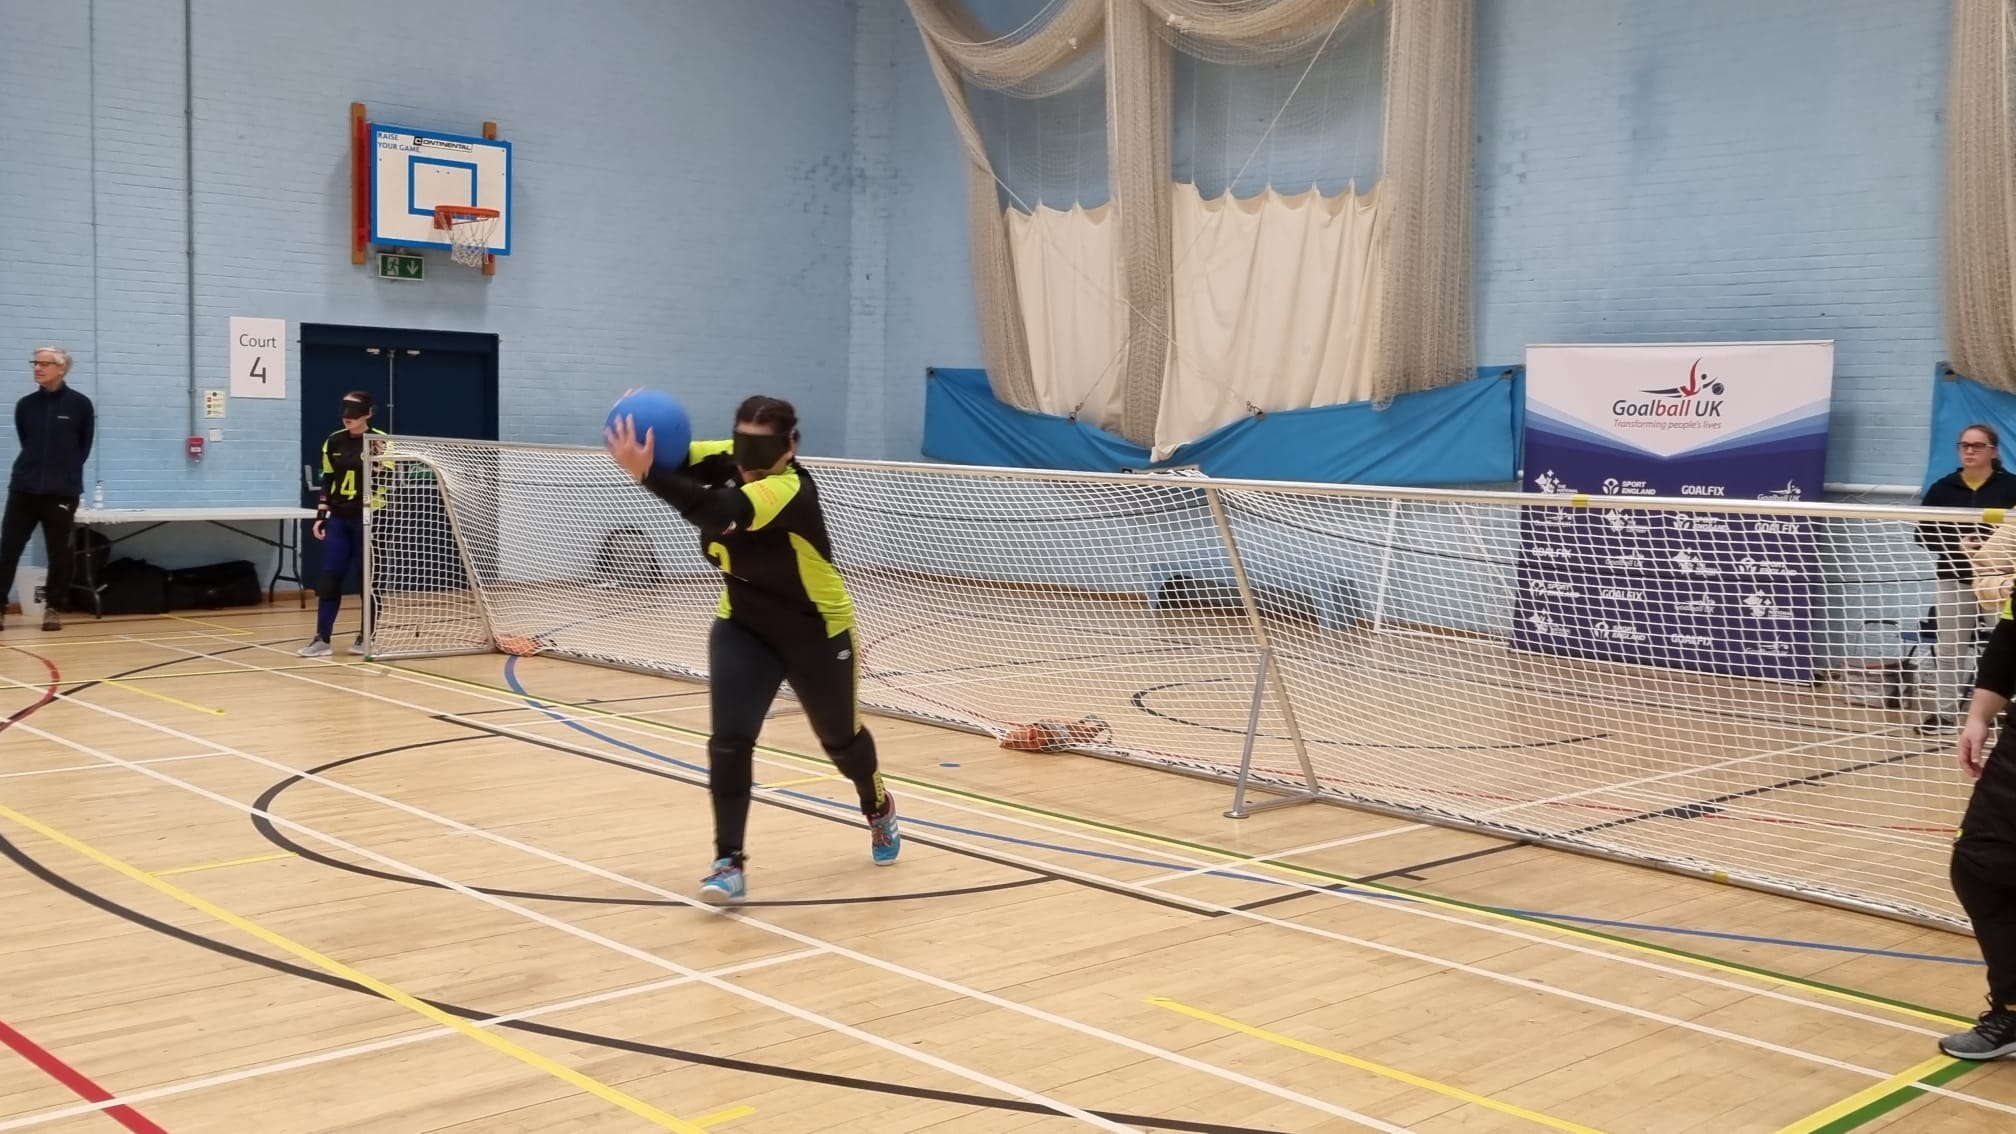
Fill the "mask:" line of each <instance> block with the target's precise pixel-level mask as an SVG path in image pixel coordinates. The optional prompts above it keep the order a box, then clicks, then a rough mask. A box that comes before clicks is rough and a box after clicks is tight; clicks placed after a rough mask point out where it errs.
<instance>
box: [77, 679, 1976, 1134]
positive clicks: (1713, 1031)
mask: <svg viewBox="0 0 2016 1134" xmlns="http://www.w3.org/2000/svg"><path fill="white" fill-rule="evenodd" d="M160 648H162V649H165V650H174V651H178V652H179V651H182V647H179V646H162V647H160ZM272 652H274V653H279V652H281V651H278V650H274V651H272ZM218 660H220V661H230V662H231V663H233V664H237V665H243V666H246V668H253V669H256V668H258V667H256V666H251V665H249V664H248V663H245V662H242V661H239V660H238V659H236V658H230V659H224V658H220V659H218ZM272 672H273V673H274V674H275V676H279V677H283V678H287V679H289V680H295V681H304V682H307V683H309V684H312V685H317V686H322V687H325V688H328V689H332V690H336V691H339V692H344V693H349V694H351V695H353V696H360V697H365V698H369V699H371V700H376V701H380V702H383V703H386V704H392V705H397V706H401V707H404V708H408V709H412V710H414V711H417V712H422V713H426V714H428V715H430V716H432V715H437V711H436V710H434V709H432V708H430V707H428V706H424V705H418V704H415V703H413V702H408V701H402V700H400V699H398V698H396V697H391V696H388V695H386V694H382V693H373V692H369V691H366V690H362V689H352V688H348V687H345V686H342V685H336V684H334V683H331V682H325V681H321V680H319V679H317V678H313V677H310V676H308V675H307V674H306V673H303V672H298V671H294V670H287V671H272ZM384 676H389V677H393V678H395V679H397V680H400V681H403V682H407V683H410V684H418V685H421V686H423V687H425V688H429V689H432V690H435V691H437V692H441V693H452V694H455V695H458V696H462V697H465V698H467V699H470V700H475V701H492V702H499V703H523V702H524V701H528V700H529V701H535V702H537V701H539V700H540V698H538V697H537V696H536V695H534V694H526V695H524V696H523V697H519V698H506V697H502V696H498V695H494V694H491V693H489V692H487V691H485V692H479V691H472V690H469V689H467V688H449V687H447V686H444V685H440V684H436V683H434V682H430V681H426V680H423V679H421V678H419V677H415V676H411V675H408V674H405V673H403V672H400V671H398V670H387V671H386V672H385V673H384ZM91 707H92V708H94V709H98V711H101V712H107V713H114V714H117V711H116V710H111V709H104V708H102V707H99V706H96V705H92V706H91ZM440 715H445V716H446V717H448V718H449V719H457V718H456V715H455V714H452V713H449V714H440ZM139 723H143V724H147V725H148V726H149V727H153V728H156V729H158V730H161V731H172V730H169V729H168V726H165V725H159V724H155V723H152V722H144V721H143V722H139ZM470 723H471V724H479V722H476V721H473V720H472V721H471V722H470ZM605 723H606V722H605ZM479 727H482V728H485V729H488V730H491V731H494V732H497V733H500V734H503V735H513V734H514V733H516V732H517V730H514V729H511V728H509V727H506V726H499V725H496V724H494V723H488V722H482V723H480V724H479ZM630 731H633V732H637V733H638V734H640V735H643V734H644V732H643V730H638V729H634V728H633V729H631V730H630ZM177 735H180V734H179V733H177ZM649 735H652V736H655V737H657V738H659V739H665V740H672V741H673V742H675V743H678V744H680V745H682V746H684V747H690V748H700V747H702V744H701V743H700V742H698V741H694V740H690V739H687V738H683V737H676V736H668V735H666V734H663V733H651V734H649ZM526 739H531V740H534V741H535V742H536V743H540V744H547V745H553V746H556V747H561V748H568V749H573V750H575V751H579V752H583V753H591V752H592V754H594V755H597V756H602V757H607V758H611V759H617V760H620V761H621V762H624V763H632V764H635V765H636V766H638V767H656V769H657V770H658V771H660V772H663V773H665V774H668V775H675V776H676V772H677V770H674V769H668V768H665V767H663V766H662V765H655V764H643V763H641V762H638V761H636V760H634V759H629V758H626V757H624V756H620V755H615V754H611V753H606V752H594V751H593V750H591V749H588V748H586V747H584V746H578V745H571V744H569V743H567V742H565V741H557V740H554V739H551V738H548V737H531V736H528V737H526ZM253 759H258V758H257V757H253ZM767 762H770V763H773V764H782V763H783V762H781V761H776V760H769V761H767ZM788 766H790V767H794V768H796V767H799V766H800V765H798V764H795V763H793V764H789V765H788ZM676 778H682V779H684V778H686V777H684V776H676ZM688 782H695V783H697V782H699V781H698V780H693V779H689V780H688ZM331 786H338V787H339V788H340V790H346V791H352V792H353V794H361V795H365V796H367V797H368V796H369V793H364V792H361V791H360V790H357V789H350V788H347V787H341V785H333V784H332V785H331ZM387 802H388V803H389V804H390V805H391V806H394V807H398V808H401V809H408V808H407V807H406V805H404V804H400V803H398V802H397V801H387ZM934 802H937V803H939V804H940V805H941V806H947V807H949V808H951V809H953V810H963V811H968V812H971V813H973V814H980V815H989V816H993V815H994V813H992V812H985V811H980V810H978V809H975V808H967V807H961V806H958V805H953V804H948V803H946V802H945V801H943V800H935V801H934ZM412 810H417V809H412ZM423 814H424V813H423ZM437 818H439V817H437ZM444 821H445V822H448V823H456V821H455V820H452V819H447V820H444ZM457 825H458V826H463V825H461V824H457ZM469 830H470V831H471V832H472V833H474V834H476V835H477V836H478V837H481V838H486V839H489V840H492V841H496V842H500V843H503V844H504V845H509V846H514V847H518V848H520V849H524V850H526V851H527V852H528V853H531V854H534V855H538V856H540V857H545V858H549V859H551V860H552V861H556V862H562V863H563V864H572V865H574V866H576V867H577V868H579V869H583V870H587V871H589V872H591V873H594V874H597V875H598V876H602V877H606V878H609V879H611V880H613V881H617V882H621V883H625V884H628V885H633V886H637V887H639V888H641V889H645V890H646V891H647V892H653V893H659V894H663V895H664V896H667V897H673V898H677V899H678V900H680V901H687V899H684V898H683V897H680V896H678V895H674V894H671V893H670V892H668V891H662V890H659V889H658V888H656V887H652V886H650V885H649V884H647V883H641V882H637V881H636V880H634V879H629V878H625V877H624V876H622V875H619V874H615V873H614V872H611V871H606V870H603V869H602V868H600V867H596V866H592V865H590V864H587V863H579V862H573V861H572V860H567V859H565V858H564V857H560V856H555V855H553V853H552V852H548V851H545V850H543V849H541V848H537V847H528V846H525V845H524V844H520V843H517V842H516V841H515V840H512V839H509V838H506V837H504V836H501V835H497V834H495V833H493V832H487V831H482V830H480V829H476V828H470V829H469ZM933 837H934V838H935V839H937V840H938V841H941V842H944V843H946V844H947V845H949V846H958V847H961V848H962V849H969V850H979V849H980V848H978V847H974V846H972V845H970V844H965V843H961V842H959V841H957V840H954V839H950V838H946V837H945V836H943V835H942V834H937V835H934V836H933ZM1114 845H1127V844H1114ZM1130 849H1138V848H1133V847H1130ZM986 853H987V854H989V855H992V856H994V857H996V858H1000V859H1004V860H1007V861H1013V862H1017V863H1018V864H1022V865H1027V866H1030V867H1032V868H1034V869H1042V870H1046V871H1050V872H1051V873H1057V874H1064V875H1067V876H1073V877H1078V878H1081V879H1085V880H1096V881H1097V882H1099V883H1100V884H1102V885H1107V886H1119V887H1121V888H1126V889H1137V890H1139V888H1138V887H1136V886H1135V885H1134V884H1132V883H1129V882H1125V881H1122V880H1119V879H1114V878H1110V877H1107V876H1105V875H1095V874H1089V873H1086V872H1079V871H1074V870H1072V869H1070V868H1068V867H1060V866H1058V865H1055V864H1053V863H1049V862H1038V861H1036V860H1032V859H1026V858H1022V857H1020V856H1017V855H1015V854H1013V853H1012V852H1007V851H1003V850H996V849H992V848H989V849H988V850H987V851H986ZM1172 857H1179V858H1180V856H1172ZM1191 861H1192V862H1194V861H1195V860H1194V859H1192V860H1191ZM1270 881H1271V879H1270ZM1308 888H1309V889H1310V890H1311V891H1312V892H1317V893H1326V894H1333V895H1334V896H1337V897H1342V898H1346V899H1348V900H1357V901H1363V902H1367V903H1373V902H1377V903H1378V904H1379V908H1382V909H1397V908H1400V907H1398V906H1396V905H1395V904H1394V903H1389V902H1384V901H1381V900H1379V899H1374V898H1369V897H1362V898H1361V897H1357V896H1354V895H1344V894H1335V892H1333V891H1327V890H1321V889H1320V888H1317V887H1308ZM1139 892H1141V893H1144V894H1149V893H1153V891H1148V890H1139ZM1155 896H1156V897H1157V898H1158V899H1159V898H1162V897H1164V896H1163V895H1159V894H1157V895H1155ZM1185 900H1186V902H1188V904H1190V905H1192V906H1194V907H1198V908H1201V909H1205V910H1210V911H1213V912H1218V913H1221V914H1224V915H1227V916H1233V917H1240V918H1244V919H1246V920H1250V921H1254V922H1258V923H1261V924H1266V925H1273V926H1276V927H1278V928H1283V929H1287V930H1289V931H1291V932H1300V933H1306V934H1310V935H1313V936H1317V937H1322V938H1326V939H1329V940H1333V941H1337V942H1340V943H1343V944H1351V945H1357V946H1360V947H1362V948H1367V949H1371V950H1374V951H1377V952H1382V953H1387V954H1390V955H1394V956H1400V957H1405V958H1408V959H1411V960H1415V961H1419V962H1422V963H1425V964H1429V965H1432V966H1435V967H1438V968H1445V969H1452V970H1455V971H1459V972H1464V973H1468V974H1470V975H1473V976H1479V977H1482V978H1484V979H1486V980H1491V981H1496V982H1499V983H1504V984H1510V985H1513V986H1515V987H1519V988H1522V989H1525V990H1527V991H1533V992H1541V993H1545V994H1548V995H1553V996H1559V997H1563V998H1565V999H1569V1000H1573V1001H1576V1002H1578V1003H1583V1004H1588V1005H1592V1006H1595V1007H1600V1008H1609V1009H1612V1010H1614V1011H1618V1012H1622V1013H1624V1014H1627V1015H1632V1016H1637V1017H1640V1018H1642V1019H1646V1020H1650V1021H1654V1022H1657V1023H1660V1024H1664V1025H1667V1026H1669V1027H1677V1028H1681V1029H1684V1030H1687V1031H1692V1032H1696V1033H1698V1034H1702V1035H1706V1036H1710V1037H1713V1038H1716V1039H1721V1040H1724V1041H1728V1042H1733V1043H1737V1044H1741V1045H1744V1046H1748V1047H1752V1048H1756V1049H1759V1050H1763V1051H1770V1052H1772V1053H1774V1054H1778V1055H1784V1056H1788V1057H1790V1058H1793V1059H1798V1060H1802V1061H1805V1062H1810V1063H1816V1064H1820V1065H1822V1066H1827V1067H1832V1068H1835V1069H1837V1070H1842V1071H1848V1072H1851V1073H1854V1074H1858V1075H1863V1076H1867V1077H1870V1078H1874V1079H1877V1080H1884V1079H1888V1078H1890V1077H1891V1075H1890V1073H1887V1072H1883V1071H1878V1070H1875V1069H1873V1068H1869V1067H1863V1066H1860V1065H1858V1064H1854V1063H1849V1062H1846V1061H1843V1060H1837V1059H1834V1058H1832V1057H1830V1056H1825V1055H1821V1054H1818V1053H1816V1052H1809V1051H1803V1050H1801V1049H1798V1048H1793V1047H1787V1046H1785V1045H1782V1044H1776V1043H1772V1042H1771V1041H1768V1040H1762V1039H1757V1038H1755V1037H1752V1036H1745V1035H1741V1034H1739V1033H1735V1032H1730V1031H1726V1030H1724V1029H1721V1028H1716V1027H1713V1026H1712V1025H1707V1024H1701V1023H1698V1022H1696V1021H1692V1020H1686V1019H1682V1018H1679V1017H1675V1016H1667V1015H1664V1014H1662V1013H1658V1012H1653V1011H1650V1010H1648V1009H1642V1008H1638V1007H1635V1006H1632V1005H1628V1004H1621V1003H1617V1002H1615V1001H1609V1000H1604V999H1602V998H1600V997H1596V996H1590V995H1587V994H1585V993H1579V992H1574V991H1571V990H1568V989H1564V988H1559V987H1556V986H1553V985H1548V984H1544V983H1542V982H1539V981H1532V980H1527V979H1526V978H1523V977H1515V976H1511V975H1509V974H1506V973H1500V972H1495V971H1493V970H1490V969H1485V968H1480V967H1478V966H1474V965H1467V964H1464V963H1462V962H1458V961H1452V960H1448V959H1445V958H1441V957H1436V956H1433V955H1431V954H1426V953H1420V952H1416V951H1414V950H1410V949H1404V948H1401V947H1399V946H1394V945H1388V944H1386V943H1384V942H1379V941H1371V940H1367V939H1364V938H1358V937H1352V936H1350V935H1348V934H1342V933H1337V932H1334V931H1331V930H1325V929H1321V928H1318V927H1315V926H1309V925H1304V924H1302V923H1299V922H1292V921H1287V920H1284V919H1281V918H1276V917H1272V916H1269V915H1266V914H1261V913H1259V912H1257V911H1253V910H1241V909H1239V908H1237V907H1234V906H1226V905H1222V904H1219V903H1215V902H1209V901H1204V900H1201V899H1185ZM1406 912H1407V913H1410V914H1413V915H1415V916H1425V917H1429V918H1431V919H1434V920H1439V921H1447V922H1452V923H1454V924H1457V925H1461V926H1464V927H1466V928H1470V929H1479V930H1485V931H1487V932H1496V933H1500V934H1502V935H1505V936H1511V937H1515V938H1523V939H1526V940H1530V941H1533V942H1535V943H1538V944H1543V945H1548V944H1552V945H1556V946H1558V947H1560V948H1564V949H1568V950H1570V951H1573V952H1578V953H1586V954H1587V955H1589V956H1592V957H1598V958H1603V959H1607V960H1613V961H1618V962H1621V963H1625V964H1631V965H1634V966H1636V967H1643V968H1649V969H1654V970H1656V971H1660V972H1664V973H1667V974H1669V975H1676V976H1682V977H1685V978H1688V979H1693V980H1697V981H1701V982H1702V983H1707V984H1714V985H1719V986H1722V987H1727V988H1730V989H1733V990H1736V991H1739V992H1742V993H1744V994H1746V995H1754V996H1764V997H1767V998H1772V999H1778V1000H1782V1001H1785V1002H1787V1003H1791V1004H1795V1005H1800V1006H1804V1007H1809V1008H1816V1009H1819V1010H1821V1011H1824V1012H1830V1013H1833V1014H1837V1015H1846V1016H1851V1017H1854V1018H1857V1019H1862V1020H1866V1021H1868V1022H1871V1023H1877V1024H1883V1025H1886V1026H1890V1027H1895V1028H1899V1029H1900V1030H1906V1031H1914V1032H1920V1033H1922V1034H1927V1035H1939V1034H1943V1033H1936V1032H1926V1031H1925V1030H1924V1029H1922V1028H1918V1027H1915V1026H1912V1025H1906V1024H1901V1023H1898V1022H1896V1021H1891V1020H1887V1019H1884V1018H1882V1017H1876V1016H1869V1015H1864V1014H1862V1013H1858V1012H1855V1011H1853V1010H1852V1009H1846V1008H1841V1007H1838V1006H1835V1005H1832V1004H1825V1003H1819V1002H1815V1001H1812V1000H1806V999H1801V998H1798V997H1791V996H1786V995H1783V994H1779V993H1776V992H1775V991H1774V990H1769V989H1761V988H1756V987H1753V986H1750V985H1744V984H1740V983H1736V982H1733V981H1724V980H1720V979H1719V978H1713V977H1709V976H1708V975H1706V974H1697V973H1692V972H1688V971H1686V970H1679V969H1668V968H1666V967H1664V966H1661V965H1657V964H1654V963H1652V962H1648V961H1644V960H1642V959H1640V958H1635V957H1622V956H1618V955H1615V954H1609V953H1603V952H1599V951H1596V950H1593V949H1589V948H1587V947H1583V946H1576V945H1570V944H1568V943H1565V942H1554V941H1551V940H1550V939H1548V938H1544V937H1539V936H1537V935H1532V934H1527V933H1524V932H1522V931H1518V930H1512V929H1510V928H1509V927H1500V926H1493V925H1487V924H1482V923H1478V922H1472V921H1468V920H1465V919H1462V918H1457V917H1453V916H1451V915H1447V914H1440V913H1436V912H1432V911H1426V910H1418V909H1408V910H1406ZM744 920H747V921H749V922H750V923H751V924H755V925H758V926H761V927H762V928H765V929H770V930H772V931H773V932H780V933H784V934H786V935H788V936H792V937H794V938H796V937H797V936H798V935H797V934H795V933H794V932H793V931H791V930H786V929H783V928H782V927H777V926H772V925H770V924H768V923H763V922H759V921H756V920H755V919H753V918H745V919H744ZM833 948H834V949H835V950H836V952H839V953H840V954H841V955H844V956H849V957H850V958H852V957H861V958H862V959H863V960H864V962H865V963H868V964H870V965H873V966H876V967H882V968H888V969H890V971H895V972H899V973H900V972H905V971H908V970H904V969H903V967H902V966H893V965H892V963H890V962H884V961H882V960H880V959H879V958H872V957H862V955H861V954H858V953H855V952H854V951H853V950H847V949H845V948H844V947H841V946H834V947H833ZM916 976H917V978H918V979H922V980H925V981H926V982H928V983H933V984H940V983H941V982H940V980H939V978H936V977H932V976H930V975H929V974H924V973H917V974H916ZM944 985H950V982H944V983H943V985H941V986H944ZM958 987H959V986H956V985H950V988H951V990H955V991H956V990H957V988H958ZM981 996H982V998H986V994H981ZM990 1002H991V1000H990ZM1032 1011H1040V1010H1032ZM1067 1026H1071V1025H1067ZM1213 1073H1218V1072H1216V1071H1214V1072H1213ZM1926 1089H1927V1090H1930V1091H1932V1092H1933V1093H1936V1094H1941V1095H1945V1096H1948V1097H1951V1098H1954V1099H1956V1100H1958V1101H1963V1102H1967V1103H1971V1104H1974V1105H1977V1106H1981V1107H1985V1108H1988V1109H1991V1110H1998V1111H2004V1112H2007V1113H2010V1114H2016V1106H2006V1105H2004V1104H2001V1103H1996V1102H1992V1101H1990V1100H1987V1099H1982V1098H1978V1097H1976V1096H1973V1095H1967V1094H1962V1093H1960V1092H1957V1091H1952V1090H1949V1089H1946V1088H1926Z"/></svg>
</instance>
